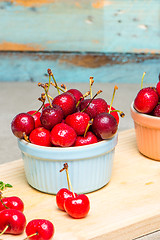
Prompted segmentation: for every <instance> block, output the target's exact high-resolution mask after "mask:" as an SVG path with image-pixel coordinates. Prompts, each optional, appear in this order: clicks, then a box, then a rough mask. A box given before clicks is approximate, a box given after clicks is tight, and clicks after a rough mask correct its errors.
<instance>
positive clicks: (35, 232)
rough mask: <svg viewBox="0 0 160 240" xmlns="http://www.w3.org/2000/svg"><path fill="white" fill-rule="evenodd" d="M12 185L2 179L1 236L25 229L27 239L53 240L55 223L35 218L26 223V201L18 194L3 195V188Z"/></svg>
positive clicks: (0, 202)
mask: <svg viewBox="0 0 160 240" xmlns="http://www.w3.org/2000/svg"><path fill="white" fill-rule="evenodd" d="M7 187H12V185H10V184H5V183H3V182H2V181H0V236H1V235H2V234H13V235H19V234H22V233H23V232H24V230H25V232H26V235H27V237H26V238H25V239H24V240H27V239H35V240H38V239H41V240H44V239H45V240H51V239H52V237H53V235H54V225H53V224H52V222H50V221H49V220H45V219H33V220H31V221H30V222H28V224H26V223H27V222H26V217H25V215H24V213H23V211H24V203H23V201H22V200H21V199H20V198H19V197H17V196H11V197H2V190H4V189H5V188H7Z"/></svg>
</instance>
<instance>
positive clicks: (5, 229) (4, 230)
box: [0, 225, 9, 236]
mask: <svg viewBox="0 0 160 240" xmlns="http://www.w3.org/2000/svg"><path fill="white" fill-rule="evenodd" d="M8 228H9V225H7V226H6V227H5V228H4V229H3V231H2V232H1V233H0V236H1V235H2V234H3V233H5V232H6V231H7V229H8Z"/></svg>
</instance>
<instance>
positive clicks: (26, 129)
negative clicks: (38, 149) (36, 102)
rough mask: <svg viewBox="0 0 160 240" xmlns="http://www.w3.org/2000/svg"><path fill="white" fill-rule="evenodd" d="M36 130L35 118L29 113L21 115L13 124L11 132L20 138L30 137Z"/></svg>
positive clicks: (15, 118)
mask: <svg viewBox="0 0 160 240" xmlns="http://www.w3.org/2000/svg"><path fill="white" fill-rule="evenodd" d="M34 128H35V123H34V118H33V117H32V116H31V115H30V114H28V113H19V114H18V115H16V116H15V117H14V118H13V120H12V122H11V130H12V132H13V134H14V135H15V136H16V137H18V138H23V137H24V135H27V136H28V135H29V134H30V133H31V132H32V130H33V129H34Z"/></svg>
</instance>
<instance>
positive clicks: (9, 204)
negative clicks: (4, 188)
mask: <svg viewBox="0 0 160 240" xmlns="http://www.w3.org/2000/svg"><path fill="white" fill-rule="evenodd" d="M8 208H9V209H16V210H19V211H21V212H23V210H24V203H23V201H22V200H21V199H20V198H19V197H16V196H12V197H5V198H2V199H0V211H2V210H4V209H8Z"/></svg>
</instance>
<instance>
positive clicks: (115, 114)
mask: <svg viewBox="0 0 160 240" xmlns="http://www.w3.org/2000/svg"><path fill="white" fill-rule="evenodd" d="M109 108H110V105H108V111H107V112H109ZM112 110H116V109H115V108H114V107H111V111H112ZM110 114H111V115H112V116H113V117H114V118H115V119H116V120H117V124H119V116H118V113H117V112H110Z"/></svg>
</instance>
